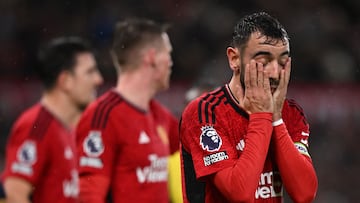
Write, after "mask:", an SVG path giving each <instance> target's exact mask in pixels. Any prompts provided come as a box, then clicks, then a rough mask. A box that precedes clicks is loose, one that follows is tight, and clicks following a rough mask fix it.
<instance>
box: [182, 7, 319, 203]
mask: <svg viewBox="0 0 360 203" xmlns="http://www.w3.org/2000/svg"><path fill="white" fill-rule="evenodd" d="M226 53H227V58H228V62H229V66H230V68H231V70H232V71H233V76H232V78H231V80H230V82H229V83H228V84H226V85H224V86H223V87H220V88H218V89H216V90H214V91H211V92H209V93H208V94H205V95H202V96H200V97H198V98H197V99H195V100H194V101H192V102H191V103H190V104H189V105H188V106H187V107H186V108H185V110H184V112H183V114H182V121H181V124H180V140H181V158H182V172H183V176H182V177H183V196H184V200H185V202H207V203H215V202H221V203H224V202H282V201H283V190H284V188H285V189H286V191H287V193H288V194H289V196H290V198H291V199H292V200H293V201H294V202H311V201H313V199H314V198H315V195H316V191H317V186H318V182H317V177H316V173H315V170H314V167H313V165H312V160H311V157H310V154H309V143H308V138H309V125H308V123H307V121H306V119H305V116H304V113H303V110H302V109H301V108H300V107H299V105H298V104H297V103H296V102H295V101H294V100H290V99H286V94H287V87H288V82H289V78H290V69H291V58H290V49H289V38H288V35H287V33H286V31H285V29H284V27H283V26H282V25H281V24H280V23H279V22H278V21H277V20H276V19H274V18H273V17H271V16H270V15H268V14H266V13H264V12H261V13H254V14H251V15H248V16H245V17H244V18H242V19H241V20H240V21H239V23H238V24H237V25H236V26H235V29H234V32H233V39H232V43H231V45H230V46H229V47H228V48H227V50H226Z"/></svg>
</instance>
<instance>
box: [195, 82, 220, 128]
mask: <svg viewBox="0 0 360 203" xmlns="http://www.w3.org/2000/svg"><path fill="white" fill-rule="evenodd" d="M224 98H225V95H224V91H223V90H222V88H219V89H216V90H214V91H213V92H210V93H208V94H206V95H204V96H203V97H202V98H200V101H199V104H198V117H199V123H203V122H205V123H211V124H215V121H216V115H215V108H216V107H217V106H219V104H220V103H221V101H223V99H224Z"/></svg>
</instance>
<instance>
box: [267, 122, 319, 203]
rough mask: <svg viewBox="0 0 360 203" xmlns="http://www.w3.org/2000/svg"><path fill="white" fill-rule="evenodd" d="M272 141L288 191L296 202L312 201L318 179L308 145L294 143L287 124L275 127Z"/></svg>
mask: <svg viewBox="0 0 360 203" xmlns="http://www.w3.org/2000/svg"><path fill="white" fill-rule="evenodd" d="M272 142H273V146H274V147H273V149H274V152H275V158H276V162H277V165H278V167H279V171H280V174H281V178H282V180H283V183H284V186H285V188H286V191H287V192H288V193H289V195H290V197H291V198H292V200H293V201H294V202H311V201H312V200H313V199H314V198H315V195H316V191H317V186H318V181H317V177H316V173H315V169H314V167H313V165H312V161H311V159H310V156H309V154H308V151H307V147H306V146H305V145H304V144H302V143H295V145H294V143H293V141H292V140H291V138H290V135H289V133H288V131H287V129H286V126H285V124H281V125H279V126H276V127H274V136H273V137H272ZM295 146H296V147H295Z"/></svg>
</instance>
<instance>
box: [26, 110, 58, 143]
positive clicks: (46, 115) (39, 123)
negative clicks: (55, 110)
mask: <svg viewBox="0 0 360 203" xmlns="http://www.w3.org/2000/svg"><path fill="white" fill-rule="evenodd" d="M53 119H54V117H53V116H52V115H51V114H50V112H48V111H47V110H46V109H45V108H44V107H41V108H40V110H39V112H38V114H37V116H36V119H35V121H34V123H33V125H32V128H31V130H30V137H31V138H33V139H35V140H41V139H43V137H44V136H45V134H46V132H47V130H48V128H49V126H50V123H51V122H52V120H53Z"/></svg>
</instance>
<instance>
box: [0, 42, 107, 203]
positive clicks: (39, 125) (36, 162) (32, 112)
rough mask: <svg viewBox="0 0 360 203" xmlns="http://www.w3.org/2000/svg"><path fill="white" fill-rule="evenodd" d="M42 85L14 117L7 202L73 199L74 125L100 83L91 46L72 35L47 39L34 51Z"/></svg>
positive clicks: (72, 202) (6, 175) (44, 202)
mask: <svg viewBox="0 0 360 203" xmlns="http://www.w3.org/2000/svg"><path fill="white" fill-rule="evenodd" d="M39 60H40V63H41V65H40V67H39V73H40V74H39V75H40V79H41V81H42V82H43V84H44V86H45V89H44V92H43V94H42V97H41V99H40V102H39V103H37V104H35V105H34V106H32V107H31V108H29V109H28V110H26V111H25V112H23V113H22V115H21V116H20V117H19V118H18V119H17V121H16V122H15V124H14V126H13V128H12V131H11V134H10V137H9V140H8V144H7V148H6V166H5V171H4V174H3V178H4V188H5V193H6V202H7V203H29V202H36V203H49V202H52V203H56V202H59V203H60V202H61V203H67V202H68V203H75V202H77V201H78V193H79V187H78V171H77V160H78V159H77V157H76V148H75V134H74V131H73V130H74V128H75V125H76V124H77V122H78V120H79V118H80V115H81V113H82V111H83V110H84V109H85V107H86V106H87V105H88V104H89V103H90V102H92V101H93V100H95V98H96V89H97V87H98V86H99V85H100V84H101V83H102V77H101V75H100V72H99V71H98V69H97V64H96V60H95V57H94V54H93V51H92V49H91V47H90V46H89V45H88V44H87V43H86V42H84V41H83V40H82V39H80V38H77V37H62V38H56V39H54V40H52V41H51V42H50V43H49V44H48V45H47V46H46V47H44V49H43V50H42V51H41V52H40V54H39Z"/></svg>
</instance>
